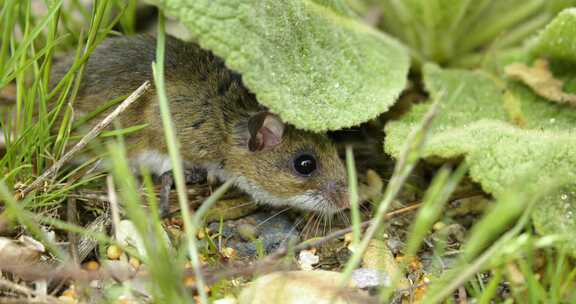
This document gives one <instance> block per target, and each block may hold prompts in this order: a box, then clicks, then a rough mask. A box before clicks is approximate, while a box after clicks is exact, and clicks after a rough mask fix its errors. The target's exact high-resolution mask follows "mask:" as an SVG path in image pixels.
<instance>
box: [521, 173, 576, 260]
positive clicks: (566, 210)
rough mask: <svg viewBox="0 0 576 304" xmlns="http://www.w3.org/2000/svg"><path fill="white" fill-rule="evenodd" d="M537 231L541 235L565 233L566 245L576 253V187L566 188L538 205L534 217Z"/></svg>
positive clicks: (555, 192) (551, 194)
mask: <svg viewBox="0 0 576 304" xmlns="http://www.w3.org/2000/svg"><path fill="white" fill-rule="evenodd" d="M532 218H533V221H534V226H535V227H536V230H537V231H538V232H539V233H541V234H544V235H546V234H557V233H564V236H565V237H567V238H568V242H566V245H567V246H568V249H569V251H570V252H572V253H576V233H575V232H576V185H575V184H571V185H568V186H564V187H562V188H560V189H558V190H556V191H554V192H553V193H550V194H549V195H547V196H546V197H545V198H544V199H543V200H542V202H541V203H540V204H538V205H536V209H535V210H534V214H533V216H532Z"/></svg>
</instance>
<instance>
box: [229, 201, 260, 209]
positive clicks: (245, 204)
mask: <svg viewBox="0 0 576 304" xmlns="http://www.w3.org/2000/svg"><path fill="white" fill-rule="evenodd" d="M250 205H256V202H253V201H250V202H247V203H243V204H240V205H236V206H232V207H227V208H224V209H223V211H229V210H233V209H236V208H242V207H245V206H250Z"/></svg>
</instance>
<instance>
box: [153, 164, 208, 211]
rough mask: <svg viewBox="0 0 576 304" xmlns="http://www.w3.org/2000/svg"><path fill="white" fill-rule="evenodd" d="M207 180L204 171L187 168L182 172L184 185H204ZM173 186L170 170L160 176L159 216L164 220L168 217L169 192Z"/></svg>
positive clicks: (172, 175)
mask: <svg viewBox="0 0 576 304" xmlns="http://www.w3.org/2000/svg"><path fill="white" fill-rule="evenodd" d="M206 178H207V173H206V170H205V169H202V168H197V167H193V168H188V169H185V170H184V180H185V181H186V184H200V183H204V182H205V181H206ZM173 186H174V174H173V173H172V170H170V171H166V172H164V173H162V175H160V206H159V208H160V216H161V217H162V218H166V217H169V216H170V191H171V190H172V187H173Z"/></svg>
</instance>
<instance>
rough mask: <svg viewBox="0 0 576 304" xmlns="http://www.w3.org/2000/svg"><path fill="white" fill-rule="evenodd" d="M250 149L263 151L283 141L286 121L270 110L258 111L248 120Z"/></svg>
mask: <svg viewBox="0 0 576 304" xmlns="http://www.w3.org/2000/svg"><path fill="white" fill-rule="evenodd" d="M248 131H249V132H250V140H249V141H248V148H249V149H250V151H252V152H255V151H261V150H264V149H268V148H272V147H274V146H276V145H278V144H280V142H282V135H283V134H284V123H283V122H282V121H281V120H280V118H279V117H278V116H276V115H274V114H272V113H270V112H261V113H258V114H256V115H254V116H252V117H250V119H249V120H248Z"/></svg>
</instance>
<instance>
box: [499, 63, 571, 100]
mask: <svg viewBox="0 0 576 304" xmlns="http://www.w3.org/2000/svg"><path fill="white" fill-rule="evenodd" d="M505 73H506V75H508V76H509V77H510V78H512V79H515V80H519V81H521V82H523V83H524V84H526V85H527V86H529V87H530V88H531V89H532V90H533V91H534V93H536V94H538V95H539V96H542V97H544V98H546V99H548V100H551V101H555V102H557V103H567V104H571V105H575V106H576V94H569V93H566V92H564V91H563V90H562V88H563V86H564V81H562V80H560V79H556V78H554V75H553V74H552V72H550V70H549V69H548V61H546V60H544V59H538V60H536V62H534V66H533V67H529V66H527V65H525V64H523V63H513V64H510V65H508V66H506V69H505Z"/></svg>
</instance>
